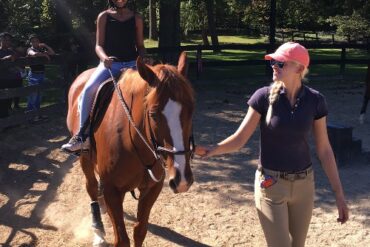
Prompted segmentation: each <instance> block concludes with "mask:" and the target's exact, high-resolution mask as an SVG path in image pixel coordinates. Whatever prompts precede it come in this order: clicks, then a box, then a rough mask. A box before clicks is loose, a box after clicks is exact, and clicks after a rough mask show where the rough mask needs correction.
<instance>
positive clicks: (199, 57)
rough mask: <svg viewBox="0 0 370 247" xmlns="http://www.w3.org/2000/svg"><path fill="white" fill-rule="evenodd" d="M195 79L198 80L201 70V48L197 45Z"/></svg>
mask: <svg viewBox="0 0 370 247" xmlns="http://www.w3.org/2000/svg"><path fill="white" fill-rule="evenodd" d="M196 62H197V64H196V66H197V79H199V76H200V73H201V72H202V70H203V63H202V46H201V45H198V48H197V61H196Z"/></svg>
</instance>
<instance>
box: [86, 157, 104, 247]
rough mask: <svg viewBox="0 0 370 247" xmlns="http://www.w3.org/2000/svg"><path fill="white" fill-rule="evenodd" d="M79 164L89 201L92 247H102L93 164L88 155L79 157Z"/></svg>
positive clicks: (102, 229)
mask: <svg viewBox="0 0 370 247" xmlns="http://www.w3.org/2000/svg"><path fill="white" fill-rule="evenodd" d="M80 163H81V167H82V171H83V173H84V174H85V177H86V190H87V193H88V194H89V196H90V199H91V203H90V206H91V216H92V227H93V231H94V246H104V244H105V240H104V236H105V230H104V225H103V221H102V219H101V214H100V207H99V203H98V193H99V186H98V181H97V179H96V177H95V173H94V164H93V162H92V161H91V159H90V158H89V154H85V155H81V157H80Z"/></svg>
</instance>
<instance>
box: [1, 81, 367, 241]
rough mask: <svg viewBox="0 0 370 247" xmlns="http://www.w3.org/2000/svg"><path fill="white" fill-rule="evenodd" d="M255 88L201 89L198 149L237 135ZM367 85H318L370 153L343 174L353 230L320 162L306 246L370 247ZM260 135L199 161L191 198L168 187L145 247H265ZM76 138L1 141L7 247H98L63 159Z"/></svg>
mask: <svg viewBox="0 0 370 247" xmlns="http://www.w3.org/2000/svg"><path fill="white" fill-rule="evenodd" d="M329 81H330V83H328V82H329ZM253 82H254V83H253V86H251V83H249V82H248V81H247V80H246V81H245V82H241V80H239V81H238V82H230V81H225V82H223V83H222V82H217V85H216V84H215V85H213V86H212V87H211V85H212V82H200V81H199V82H196V86H195V88H196V92H197V95H196V99H197V107H196V114H195V116H194V132H195V133H194V134H195V138H196V141H197V143H202V144H212V143H216V142H217V141H219V140H221V139H222V138H224V137H226V136H227V135H229V134H231V133H232V132H233V131H234V130H235V129H236V128H237V126H238V124H239V123H240V121H241V119H242V118H243V117H244V114H245V112H246V110H247V105H246V99H247V98H248V97H249V96H250V94H251V93H252V92H253V91H254V90H255V89H256V88H257V87H259V86H262V85H263V84H264V83H265V82H266V81H265V80H264V79H256V80H254V81H253ZM256 82H260V84H256ZM362 85H363V84H359V83H354V82H348V81H347V82H346V83H343V82H342V81H340V80H338V82H336V81H333V80H332V79H327V80H325V79H323V80H320V83H319V81H317V82H314V83H312V84H311V86H312V87H314V88H317V89H319V90H320V91H321V92H322V93H323V94H325V95H326V97H327V101H328V105H329V111H330V115H329V121H333V122H337V123H341V124H345V125H350V126H353V127H354V129H353V136H354V137H356V138H359V139H361V140H362V149H363V153H362V154H361V155H358V156H356V157H353V158H352V159H351V161H350V162H348V163H347V164H345V165H344V166H342V167H340V175H341V178H342V183H343V186H344V190H345V193H346V196H347V200H348V202H349V207H350V210H351V211H350V213H351V215H350V220H349V222H348V223H346V224H344V225H340V224H338V223H337V222H336V218H337V211H336V207H335V200H334V197H333V194H332V193H331V190H330V186H329V184H328V181H327V179H326V177H325V175H324V174H323V172H322V169H321V167H320V165H319V163H318V162H317V160H316V158H315V155H314V152H313V157H314V168H315V176H316V201H315V209H314V213H313V218H312V223H311V225H310V229H309V233H308V238H307V245H306V246H310V247H317V246H338V247H344V246H370V112H369V111H370V110H369V111H368V113H367V121H366V122H365V124H363V125H359V124H358V112H359V109H360V106H361V101H362V92H363V87H362ZM210 88H212V89H210ZM52 118H54V119H52ZM258 135H259V133H258V131H257V132H256V133H255V134H254V135H253V137H252V138H251V140H250V141H249V143H248V144H247V145H246V146H245V148H243V149H242V150H241V152H240V153H236V154H232V155H225V156H222V157H216V158H212V159H208V160H200V159H194V161H193V163H192V167H193V172H194V176H195V183H194V185H193V186H192V187H191V189H190V190H189V192H187V193H185V194H178V195H175V194H173V193H172V192H171V191H170V189H169V187H168V184H167V183H168V181H167V180H166V182H165V186H164V188H163V191H162V193H161V195H160V196H159V198H158V200H157V202H156V204H155V205H154V207H153V210H152V213H151V217H150V225H149V231H148V235H147V237H146V239H145V242H144V246H147V247H153V246H159V247H166V246H168V247H170V246H171V247H172V246H187V247H202V246H253V247H255V246H257V247H259V246H266V244H265V241H264V237H263V233H262V230H261V227H260V225H259V222H258V218H257V213H256V211H255V208H254V200H253V179H254V172H255V167H256V164H257V158H258ZM68 138H69V135H68V132H67V131H66V128H65V121H64V116H63V114H60V113H56V114H55V116H51V117H50V120H48V121H46V122H43V123H39V124H34V125H24V126H18V127H15V128H10V129H7V130H5V131H3V132H0V140H1V144H0V145H1V146H0V246H23V247H26V246H42V247H43V246H53V247H58V246H63V247H72V246H73V247H74V246H91V242H92V237H91V236H92V235H91V232H90V225H91V219H90V206H89V198H88V196H87V193H86V191H85V188H84V182H85V181H84V177H83V174H82V172H81V169H80V167H79V162H78V161H76V159H75V158H74V157H72V156H68V155H67V154H65V153H62V152H60V150H59V149H58V148H59V147H60V145H61V144H62V143H64V142H65V141H66V140H67V139H68ZM124 208H125V212H126V214H125V221H126V225H127V229H128V231H129V234H130V237H132V226H133V224H134V221H135V213H136V210H135V209H136V201H135V200H134V199H132V198H131V196H130V195H129V194H128V195H127V196H126V198H125V202H124ZM103 219H104V223H105V227H106V231H107V237H106V239H107V240H108V242H110V243H112V241H113V233H112V227H111V225H110V223H109V219H108V217H107V216H106V215H105V216H103Z"/></svg>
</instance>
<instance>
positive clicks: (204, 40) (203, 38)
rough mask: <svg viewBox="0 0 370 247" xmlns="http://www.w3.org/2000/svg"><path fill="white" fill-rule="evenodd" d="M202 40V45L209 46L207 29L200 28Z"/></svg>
mask: <svg viewBox="0 0 370 247" xmlns="http://www.w3.org/2000/svg"><path fill="white" fill-rule="evenodd" d="M202 40H203V45H207V46H209V42H208V36H207V29H206V27H205V26H203V27H202Z"/></svg>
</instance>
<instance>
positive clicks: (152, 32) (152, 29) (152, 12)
mask: <svg viewBox="0 0 370 247" xmlns="http://www.w3.org/2000/svg"><path fill="white" fill-rule="evenodd" d="M149 39H153V40H157V39H158V30H157V8H156V0H149Z"/></svg>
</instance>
